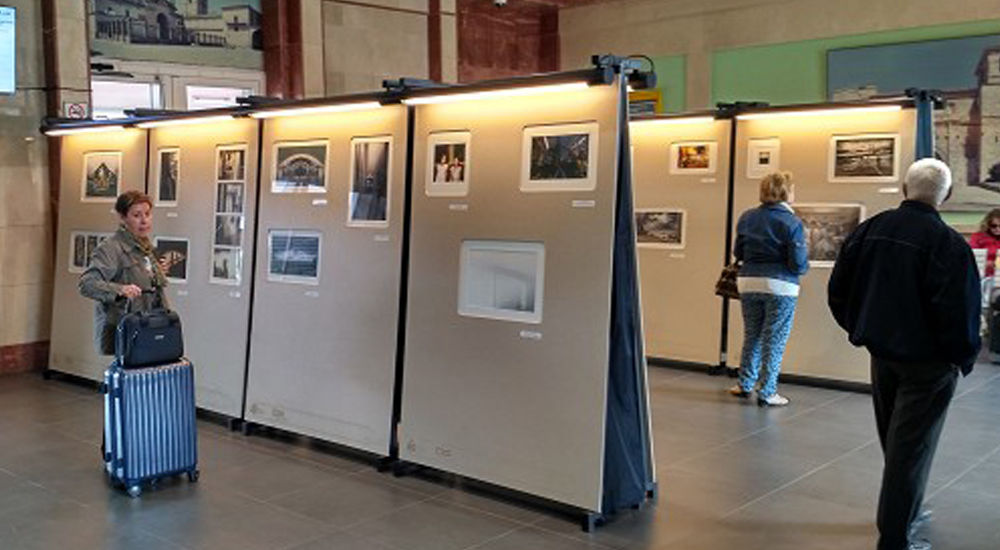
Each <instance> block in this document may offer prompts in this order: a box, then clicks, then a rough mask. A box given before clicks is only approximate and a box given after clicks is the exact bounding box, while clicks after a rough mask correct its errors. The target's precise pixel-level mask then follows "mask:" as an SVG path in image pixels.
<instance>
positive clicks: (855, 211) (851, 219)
mask: <svg viewBox="0 0 1000 550" xmlns="http://www.w3.org/2000/svg"><path fill="white" fill-rule="evenodd" d="M792 209H793V210H795V215H796V216H798V217H799V219H801V220H802V226H803V228H804V229H805V237H806V247H807V248H808V249H809V265H810V266H813V267H833V265H834V264H835V263H836V261H837V256H838V255H839V254H840V247H841V246H842V245H843V244H844V241H845V240H846V239H847V237H848V236H849V235H850V234H851V233H852V232H853V231H854V230H855V229H857V227H858V225H860V224H861V222H862V221H864V219H865V207H864V205H862V204H853V203H794V204H792Z"/></svg>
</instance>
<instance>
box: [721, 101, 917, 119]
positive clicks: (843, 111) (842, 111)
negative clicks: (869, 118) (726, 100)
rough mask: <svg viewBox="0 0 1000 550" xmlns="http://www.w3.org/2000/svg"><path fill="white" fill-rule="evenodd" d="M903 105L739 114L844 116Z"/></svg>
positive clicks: (746, 116)
mask: <svg viewBox="0 0 1000 550" xmlns="http://www.w3.org/2000/svg"><path fill="white" fill-rule="evenodd" d="M902 109H903V106H902V105H899V104H893V105H866V106H858V107H833V108H829V109H794V110H787V111H782V110H775V111H770V112H758V113H744V114H741V115H738V116H737V117H736V118H738V119H739V120H759V119H765V118H788V117H813V116H844V115H855V114H870V113H879V112H892V111H900V110H902Z"/></svg>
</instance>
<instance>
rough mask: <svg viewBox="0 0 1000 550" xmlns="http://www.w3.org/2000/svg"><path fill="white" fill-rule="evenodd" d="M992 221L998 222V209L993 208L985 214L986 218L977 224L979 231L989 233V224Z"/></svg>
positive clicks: (999, 213)
mask: <svg viewBox="0 0 1000 550" xmlns="http://www.w3.org/2000/svg"><path fill="white" fill-rule="evenodd" d="M993 220H1000V208H994V209H993V210H990V211H989V212H987V213H986V216H984V217H983V221H981V222H979V231H981V232H983V233H989V232H990V222H991V221H993Z"/></svg>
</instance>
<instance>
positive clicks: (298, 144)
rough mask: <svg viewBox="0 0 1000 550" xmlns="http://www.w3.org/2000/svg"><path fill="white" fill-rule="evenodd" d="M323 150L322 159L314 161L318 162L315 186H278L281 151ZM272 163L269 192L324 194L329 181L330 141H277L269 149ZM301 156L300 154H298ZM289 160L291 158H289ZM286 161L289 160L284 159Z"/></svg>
mask: <svg viewBox="0 0 1000 550" xmlns="http://www.w3.org/2000/svg"><path fill="white" fill-rule="evenodd" d="M307 147H308V148H320V147H322V148H323V158H322V159H316V158H313V160H315V161H316V162H319V164H320V165H321V166H320V171H319V174H318V177H319V178H320V181H319V182H318V183H315V184H307V185H305V186H302V187H298V186H295V185H288V184H279V179H278V168H279V166H280V165H281V162H280V157H281V152H282V150H283V149H284V150H287V149H295V148H299V149H302V148H307ZM271 151H272V153H273V155H272V157H273V159H274V161H273V162H272V164H271V192H272V193H326V190H327V186H328V184H329V180H330V140H327V139H316V140H308V141H279V142H277V143H275V144H274V146H273V147H272V148H271ZM300 154H301V153H300ZM290 158H291V157H290ZM285 160H286V161H287V160H289V159H285Z"/></svg>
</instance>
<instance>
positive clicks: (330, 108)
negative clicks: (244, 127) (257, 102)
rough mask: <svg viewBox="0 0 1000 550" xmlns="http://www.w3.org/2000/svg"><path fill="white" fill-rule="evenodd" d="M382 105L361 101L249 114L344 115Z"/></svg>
mask: <svg viewBox="0 0 1000 550" xmlns="http://www.w3.org/2000/svg"><path fill="white" fill-rule="evenodd" d="M380 107H382V104H381V103H379V102H378V101H362V102H357V103H340V104H336V105H316V106H313V107H288V108H282V109H269V110H264V111H256V112H253V113H250V116H251V117H253V118H275V117H285V116H302V115H318V114H329V113H346V112H351V111H368V110H372V109H378V108H380Z"/></svg>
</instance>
